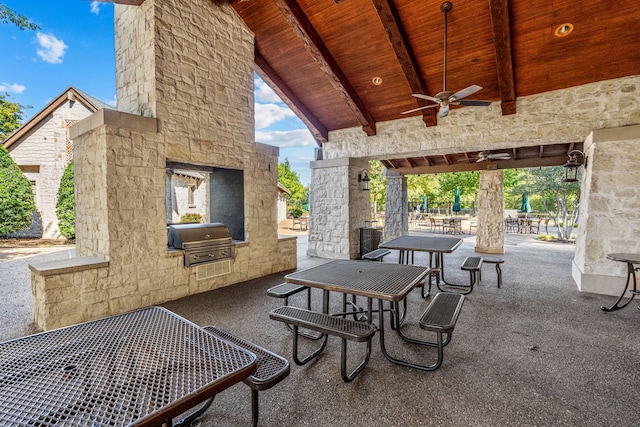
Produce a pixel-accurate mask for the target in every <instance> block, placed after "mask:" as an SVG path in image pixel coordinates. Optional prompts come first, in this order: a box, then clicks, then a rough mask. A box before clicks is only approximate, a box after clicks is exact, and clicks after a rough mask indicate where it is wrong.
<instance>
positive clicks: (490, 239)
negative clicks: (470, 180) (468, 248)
mask: <svg viewBox="0 0 640 427" xmlns="http://www.w3.org/2000/svg"><path fill="white" fill-rule="evenodd" d="M503 182H504V172H503V171H502V170H494V171H480V184H479V189H478V226H477V231H476V248H475V250H476V252H481V253H485V254H503V253H504V187H503Z"/></svg>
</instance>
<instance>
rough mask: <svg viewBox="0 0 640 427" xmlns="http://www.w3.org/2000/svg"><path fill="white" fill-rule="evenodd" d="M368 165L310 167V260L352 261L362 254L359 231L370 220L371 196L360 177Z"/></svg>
mask: <svg viewBox="0 0 640 427" xmlns="http://www.w3.org/2000/svg"><path fill="white" fill-rule="evenodd" d="M364 169H367V170H368V169H369V164H368V163H367V162H366V161H363V160H357V159H338V160H330V161H327V160H320V161H315V162H312V163H311V182H312V183H313V190H312V191H311V212H310V221H309V242H313V244H310V245H309V248H308V250H307V253H308V254H309V255H311V256H319V257H327V258H339V259H353V258H356V257H357V255H358V253H359V243H360V242H359V239H360V234H359V232H358V231H359V229H360V228H361V227H364V226H365V225H366V224H365V221H366V220H370V219H371V209H369V204H370V201H369V197H370V195H369V192H368V191H363V190H362V188H361V184H360V183H359V182H358V174H360V173H361V172H362V171H363V170H364Z"/></svg>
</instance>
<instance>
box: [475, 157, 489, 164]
mask: <svg viewBox="0 0 640 427" xmlns="http://www.w3.org/2000/svg"><path fill="white" fill-rule="evenodd" d="M485 160H487V158H486V157H479V158H478V160H476V163H480V162H484V161H485Z"/></svg>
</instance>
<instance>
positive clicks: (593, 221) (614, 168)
mask: <svg viewBox="0 0 640 427" xmlns="http://www.w3.org/2000/svg"><path fill="white" fill-rule="evenodd" d="M639 144H640V125H635V126H625V127H620V128H615V129H601V130H595V131H593V132H591V134H590V135H589V136H588V137H587V139H586V140H585V143H584V153H585V155H586V158H587V160H586V167H585V168H584V170H583V174H582V185H581V195H580V212H579V217H578V229H577V236H576V255H575V258H574V260H573V269H572V275H573V278H574V280H575V281H576V284H577V285H578V289H580V290H581V291H584V292H594V293H599V294H605V295H620V293H621V292H622V290H623V289H624V286H625V280H626V275H627V266H626V264H624V263H620V262H615V261H610V260H608V259H607V254H610V253H616V252H622V253H640V239H639V238H638V236H640V215H638V212H640V169H639V168H638V165H639V164H640V151H638V149H637V147H638V145H639ZM578 158H579V157H578Z"/></svg>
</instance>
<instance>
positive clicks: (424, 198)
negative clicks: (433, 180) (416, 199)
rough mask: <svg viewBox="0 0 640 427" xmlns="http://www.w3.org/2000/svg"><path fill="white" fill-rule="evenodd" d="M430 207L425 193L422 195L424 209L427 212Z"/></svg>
mask: <svg viewBox="0 0 640 427" xmlns="http://www.w3.org/2000/svg"><path fill="white" fill-rule="evenodd" d="M428 207H429V206H428V205H427V195H426V194H423V195H422V211H423V212H426V211H427V208H428Z"/></svg>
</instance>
